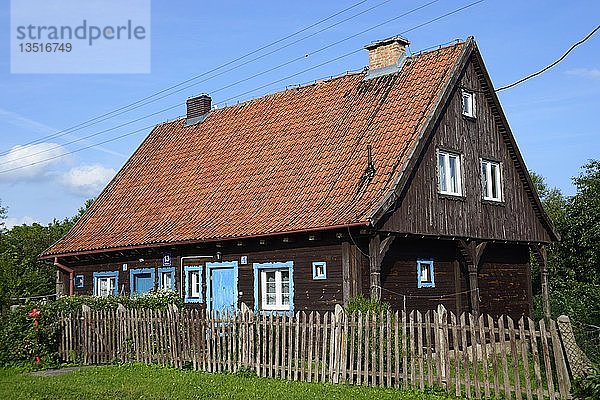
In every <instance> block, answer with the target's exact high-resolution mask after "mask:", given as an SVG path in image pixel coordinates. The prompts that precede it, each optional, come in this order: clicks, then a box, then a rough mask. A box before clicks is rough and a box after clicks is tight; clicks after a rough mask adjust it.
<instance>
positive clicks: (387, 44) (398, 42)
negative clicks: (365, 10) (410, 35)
mask: <svg viewBox="0 0 600 400" xmlns="http://www.w3.org/2000/svg"><path fill="white" fill-rule="evenodd" d="M409 44H410V42H409V41H408V40H407V39H405V38H403V37H402V36H393V37H391V38H387V39H383V40H379V41H377V42H373V43H370V44H368V45H366V46H365V49H367V50H368V51H369V70H370V71H373V70H378V69H380V68H386V67H396V66H401V64H402V61H403V60H404V58H405V56H406V46H408V45H409ZM390 72H391V71H390Z"/></svg>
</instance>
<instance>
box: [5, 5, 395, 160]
mask: <svg viewBox="0 0 600 400" xmlns="http://www.w3.org/2000/svg"><path fill="white" fill-rule="evenodd" d="M367 1H368V0H361V1H359V2H357V3H354V4H352V5H351V6H349V7H346V8H344V9H343V10H340V11H338V12H336V13H334V14H332V15H330V16H328V17H326V18H324V19H321V20H319V21H317V22H315V23H313V24H311V25H309V26H307V27H305V28H302V29H300V30H298V31H296V32H294V33H291V34H289V35H287V36H285V37H283V38H280V39H277V40H275V41H273V42H271V43H269V44H266V45H264V46H261V47H259V48H257V49H255V50H253V51H250V52H248V53H246V54H244V55H242V56H240V57H237V58H235V59H233V60H231V61H228V62H226V63H224V64H221V65H219V66H217V67H215V68H213V69H211V70H209V71H206V72H203V73H201V74H198V75H195V76H193V77H191V78H188V79H186V80H184V81H181V82H179V83H177V84H174V85H171V86H169V87H167V88H165V89H162V90H159V91H157V92H155V93H152V94H150V95H148V96H146V97H143V98H141V99H139V100H136V101H134V102H132V103H129V104H126V105H124V106H121V107H119V108H116V109H114V110H112V111H109V112H106V113H104V114H101V115H99V116H97V117H93V118H90V119H88V120H86V121H83V122H81V123H79V124H76V125H73V126H71V127H69V128H65V129H63V130H61V131H58V132H56V133H54V134H51V135H47V136H44V137H41V138H38V139H36V140H33V141H31V142H27V143H25V144H24V146H27V145H30V144H34V143H39V142H40V141H44V140H48V139H52V138H56V137H59V136H63V135H62V134H66V133H70V132H72V131H74V130H76V129H77V128H79V129H82V128H85V127H87V126H91V125H86V124H88V123H90V122H93V121H97V120H98V119H101V118H103V117H107V116H111V117H110V118H112V117H114V116H116V115H113V114H115V113H117V112H119V111H122V110H125V109H128V108H130V107H131V106H134V105H137V104H139V103H142V102H144V101H146V100H149V99H152V98H154V97H156V96H158V95H160V94H162V93H165V92H168V91H170V90H172V89H175V88H178V87H180V86H182V85H185V84H186V83H189V82H192V81H194V80H196V79H198V78H201V77H203V76H206V75H208V74H211V73H213V72H216V71H219V70H221V69H223V68H225V67H227V66H229V65H232V64H235V63H236V62H238V61H241V60H244V59H246V58H248V57H250V56H251V55H253V54H256V53H259V52H260V51H262V50H265V49H268V48H269V47H272V46H274V45H276V44H278V43H281V42H284V41H286V40H287V39H290V38H292V37H294V36H297V35H299V34H301V33H303V32H306V31H307V30H309V29H311V28H314V27H316V26H318V25H321V24H322V23H324V22H326V21H329V20H331V19H333V18H335V17H337V16H338V15H341V14H343V13H345V12H347V11H350V10H352V9H354V8H356V7H358V6H360V5H362V4H364V3H366V2H367ZM389 1H391V0H386V1H384V2H383V3H380V4H379V5H376V6H373V7H371V8H370V9H368V10H366V11H365V12H367V11H370V10H372V9H374V8H376V7H379V6H380V5H382V4H384V3H387V2H389ZM334 26H335V25H334ZM329 28H331V27H328V28H327V29H329ZM285 47H286V46H284V47H282V48H285ZM280 49H281V48H280ZM269 54H272V53H269ZM267 55H268V54H267ZM265 56H266V55H265ZM261 58H262V57H261ZM253 61H256V59H254V60H253ZM136 108H137V107H136ZM133 109H135V108H133ZM117 115H120V114H117ZM106 119H108V118H106ZM106 119H103V120H102V121H105V120H106ZM83 125H86V126H83ZM7 153H8V152H5V153H0V155H4V154H7Z"/></svg>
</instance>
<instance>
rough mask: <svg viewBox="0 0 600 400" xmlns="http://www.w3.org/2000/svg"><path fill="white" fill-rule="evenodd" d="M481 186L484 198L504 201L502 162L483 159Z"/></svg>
mask: <svg viewBox="0 0 600 400" xmlns="http://www.w3.org/2000/svg"><path fill="white" fill-rule="evenodd" d="M481 187H482V190H483V199H484V200H490V201H502V170H501V164H500V163H498V162H495V161H489V160H481Z"/></svg>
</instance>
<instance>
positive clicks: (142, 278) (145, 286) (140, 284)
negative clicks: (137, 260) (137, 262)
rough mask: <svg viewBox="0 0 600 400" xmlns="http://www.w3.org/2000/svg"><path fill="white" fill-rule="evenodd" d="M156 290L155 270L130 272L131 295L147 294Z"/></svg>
mask: <svg viewBox="0 0 600 400" xmlns="http://www.w3.org/2000/svg"><path fill="white" fill-rule="evenodd" d="M152 289H154V268H135V269H130V270H129V293H131V294H132V295H134V294H145V293H149V292H150V291H152Z"/></svg>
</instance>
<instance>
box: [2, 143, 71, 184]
mask: <svg viewBox="0 0 600 400" xmlns="http://www.w3.org/2000/svg"><path fill="white" fill-rule="evenodd" d="M66 157H68V154H67V149H65V148H64V147H63V146H61V145H59V144H57V143H37V144H30V145H24V146H21V145H17V146H14V147H13V148H12V149H10V151H9V152H8V153H7V154H5V155H3V156H0V182H1V181H4V182H17V181H27V180H38V179H40V178H42V177H44V176H46V175H47V173H48V169H49V167H51V166H53V165H55V164H57V163H62V162H64V161H65V159H66Z"/></svg>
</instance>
